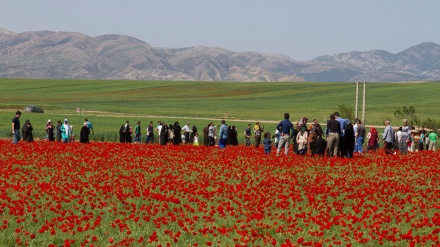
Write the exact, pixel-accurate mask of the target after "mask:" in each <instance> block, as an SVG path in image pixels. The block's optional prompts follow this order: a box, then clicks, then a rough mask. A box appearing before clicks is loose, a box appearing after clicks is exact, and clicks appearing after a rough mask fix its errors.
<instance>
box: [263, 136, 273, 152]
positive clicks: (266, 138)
mask: <svg viewBox="0 0 440 247" xmlns="http://www.w3.org/2000/svg"><path fill="white" fill-rule="evenodd" d="M263 148H264V154H270V151H271V149H272V140H271V139H270V132H267V133H264V140H263Z"/></svg>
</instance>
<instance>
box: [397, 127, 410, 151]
mask: <svg viewBox="0 0 440 247" xmlns="http://www.w3.org/2000/svg"><path fill="white" fill-rule="evenodd" d="M401 132H402V135H401V137H400V142H399V151H400V153H401V154H407V153H408V141H409V137H410V134H411V128H410V127H409V126H408V122H407V120H406V119H403V126H402V130H401Z"/></svg>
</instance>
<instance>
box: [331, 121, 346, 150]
mask: <svg viewBox="0 0 440 247" xmlns="http://www.w3.org/2000/svg"><path fill="white" fill-rule="evenodd" d="M334 114H335V120H336V121H338V122H339V127H340V132H339V146H338V149H339V154H338V155H339V156H340V157H341V158H343V157H345V156H346V155H347V147H346V142H345V128H346V127H347V124H346V122H345V119H344V118H342V117H340V116H339V112H335V113H334Z"/></svg>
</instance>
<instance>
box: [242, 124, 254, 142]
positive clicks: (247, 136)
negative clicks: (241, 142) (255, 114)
mask: <svg viewBox="0 0 440 247" xmlns="http://www.w3.org/2000/svg"><path fill="white" fill-rule="evenodd" d="M251 127H252V125H251V124H248V126H247V128H246V129H245V130H244V139H245V140H246V144H245V145H246V147H249V146H250V145H251V135H252V132H251Z"/></svg>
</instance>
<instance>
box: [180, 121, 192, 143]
mask: <svg viewBox="0 0 440 247" xmlns="http://www.w3.org/2000/svg"><path fill="white" fill-rule="evenodd" d="M182 132H183V136H185V143H188V140H189V133H191V132H192V130H191V129H190V127H189V122H187V123H186V124H185V126H183V128H182Z"/></svg>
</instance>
